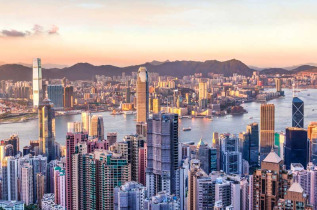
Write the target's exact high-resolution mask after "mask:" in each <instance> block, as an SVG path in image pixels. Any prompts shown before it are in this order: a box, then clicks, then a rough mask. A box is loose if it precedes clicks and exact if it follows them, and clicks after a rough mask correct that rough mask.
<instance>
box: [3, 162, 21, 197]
mask: <svg viewBox="0 0 317 210" xmlns="http://www.w3.org/2000/svg"><path fill="white" fill-rule="evenodd" d="M17 177H18V159H17V158H14V157H5V158H4V160H2V183H1V187H2V191H1V193H2V200H8V201H14V200H18V179H17Z"/></svg>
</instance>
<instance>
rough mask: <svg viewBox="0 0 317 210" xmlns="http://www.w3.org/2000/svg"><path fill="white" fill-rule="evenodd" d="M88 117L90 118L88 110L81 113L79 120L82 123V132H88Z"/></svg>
mask: <svg viewBox="0 0 317 210" xmlns="http://www.w3.org/2000/svg"><path fill="white" fill-rule="evenodd" d="M90 118H91V113H90V111H85V112H82V113H81V122H82V123H83V132H87V133H89V127H90Z"/></svg>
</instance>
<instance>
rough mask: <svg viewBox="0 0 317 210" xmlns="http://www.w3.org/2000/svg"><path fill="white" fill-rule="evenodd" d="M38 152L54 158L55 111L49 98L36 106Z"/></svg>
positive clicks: (49, 159)
mask: <svg viewBox="0 0 317 210" xmlns="http://www.w3.org/2000/svg"><path fill="white" fill-rule="evenodd" d="M38 116H39V140H40V153H41V154H42V155H44V156H47V159H48V161H51V160H55V111H54V108H53V106H52V103H51V101H50V100H49V99H45V100H43V102H42V103H41V104H40V105H39V106H38Z"/></svg>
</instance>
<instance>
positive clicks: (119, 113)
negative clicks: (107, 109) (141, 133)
mask: <svg viewBox="0 0 317 210" xmlns="http://www.w3.org/2000/svg"><path fill="white" fill-rule="evenodd" d="M121 114H123V113H122V112H117V111H116V110H115V109H114V110H113V111H112V113H111V115H121Z"/></svg>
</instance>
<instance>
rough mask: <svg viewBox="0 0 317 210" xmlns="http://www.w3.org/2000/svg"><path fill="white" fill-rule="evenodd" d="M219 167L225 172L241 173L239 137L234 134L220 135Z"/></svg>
mask: <svg viewBox="0 0 317 210" xmlns="http://www.w3.org/2000/svg"><path fill="white" fill-rule="evenodd" d="M220 141H221V163H222V167H221V169H222V170H223V171H224V172H225V173H227V174H241V173H242V167H241V166H242V154H241V152H239V138H237V136H235V135H229V134H224V135H221V138H220Z"/></svg>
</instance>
